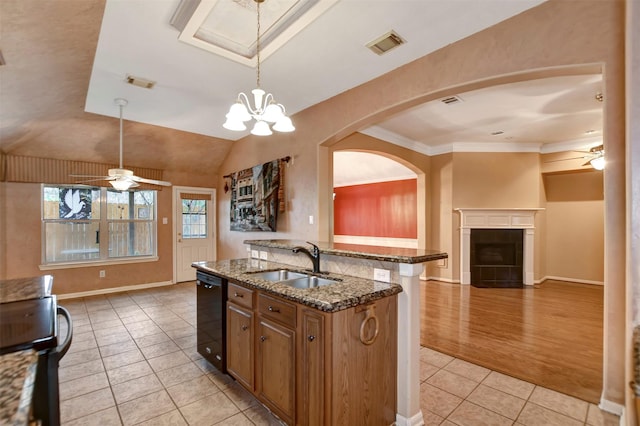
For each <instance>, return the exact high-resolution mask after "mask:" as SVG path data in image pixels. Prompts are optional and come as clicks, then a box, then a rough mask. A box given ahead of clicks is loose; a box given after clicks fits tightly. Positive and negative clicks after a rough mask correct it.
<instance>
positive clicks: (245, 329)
mask: <svg viewBox="0 0 640 426" xmlns="http://www.w3.org/2000/svg"><path fill="white" fill-rule="evenodd" d="M241 328H242V331H247V329H248V328H249V327H248V326H246V325H243V326H242V327H241Z"/></svg>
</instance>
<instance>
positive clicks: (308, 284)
mask: <svg viewBox="0 0 640 426" xmlns="http://www.w3.org/2000/svg"><path fill="white" fill-rule="evenodd" d="M338 282H339V281H338V280H332V279H329V278H321V277H316V276H315V275H309V276H307V277H304V278H296V279H293V280H287V281H281V282H280V284H284V285H288V286H290V287H295V288H314V287H322V286H325V285H330V284H335V283H338Z"/></svg>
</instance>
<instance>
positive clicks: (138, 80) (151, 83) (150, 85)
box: [124, 75, 156, 89]
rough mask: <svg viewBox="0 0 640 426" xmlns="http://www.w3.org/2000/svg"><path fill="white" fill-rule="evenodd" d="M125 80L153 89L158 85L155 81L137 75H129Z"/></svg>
mask: <svg viewBox="0 0 640 426" xmlns="http://www.w3.org/2000/svg"><path fill="white" fill-rule="evenodd" d="M124 81H126V82H127V83H129V84H132V85H134V86H138V87H142V88H143V89H153V86H155V85H156V82H155V81H151V80H147V79H146V78H141V77H135V76H133V75H127V78H125V79H124Z"/></svg>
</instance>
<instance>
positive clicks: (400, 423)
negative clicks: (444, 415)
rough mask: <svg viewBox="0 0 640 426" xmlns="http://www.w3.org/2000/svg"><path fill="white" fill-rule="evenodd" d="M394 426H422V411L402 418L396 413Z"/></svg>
mask: <svg viewBox="0 0 640 426" xmlns="http://www.w3.org/2000/svg"><path fill="white" fill-rule="evenodd" d="M394 425H395V426H420V425H424V417H423V416H422V410H421V411H418V413H417V414H415V415H413V416H412V417H404V416H401V415H400V414H398V413H396V422H395V423H394Z"/></svg>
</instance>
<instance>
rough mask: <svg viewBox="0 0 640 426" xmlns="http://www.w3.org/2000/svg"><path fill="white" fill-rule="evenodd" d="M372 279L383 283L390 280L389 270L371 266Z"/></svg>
mask: <svg viewBox="0 0 640 426" xmlns="http://www.w3.org/2000/svg"><path fill="white" fill-rule="evenodd" d="M373 280H374V281H382V282H385V283H390V282H391V271H390V270H388V269H378V268H373Z"/></svg>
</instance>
